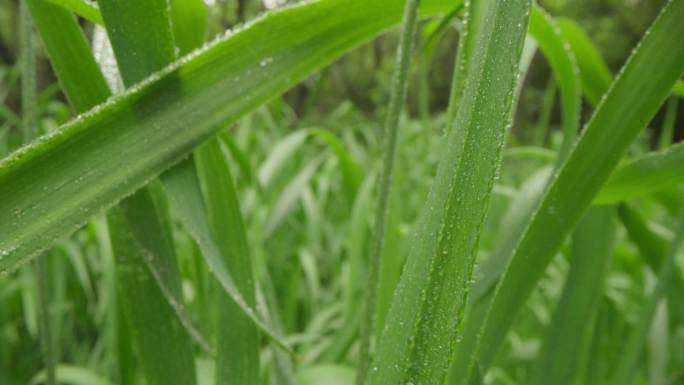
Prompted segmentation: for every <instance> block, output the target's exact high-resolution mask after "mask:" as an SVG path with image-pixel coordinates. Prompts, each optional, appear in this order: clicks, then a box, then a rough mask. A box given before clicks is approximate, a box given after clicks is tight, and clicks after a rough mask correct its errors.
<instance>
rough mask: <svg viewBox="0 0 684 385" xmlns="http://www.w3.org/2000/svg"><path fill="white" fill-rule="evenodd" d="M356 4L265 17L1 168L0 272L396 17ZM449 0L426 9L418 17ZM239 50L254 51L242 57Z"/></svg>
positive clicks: (319, 5) (394, 5)
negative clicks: (245, 48)
mask: <svg viewBox="0 0 684 385" xmlns="http://www.w3.org/2000/svg"><path fill="white" fill-rule="evenodd" d="M353 1H354V2H352V3H350V2H349V0H330V1H324V2H312V3H306V4H302V5H298V6H293V7H289V8H284V9H282V10H279V11H277V12H272V13H269V14H268V16H267V17H263V18H261V19H259V20H258V21H256V22H254V23H251V24H250V25H249V26H248V27H245V28H244V29H241V30H240V31H238V32H235V33H233V34H232V35H230V36H228V37H224V38H221V39H218V40H216V41H215V42H214V43H212V44H211V45H209V46H208V47H206V48H205V49H203V50H202V51H200V52H198V53H197V54H195V55H192V56H191V57H187V58H185V59H184V60H180V61H178V62H177V63H175V64H174V65H172V66H170V67H168V68H166V69H165V70H163V71H161V72H160V73H158V74H156V75H154V76H153V77H151V78H150V79H149V80H147V81H145V82H144V83H143V84H141V85H140V86H138V87H135V88H134V89H132V90H130V91H128V92H126V93H124V94H123V95H121V96H119V97H116V98H114V99H113V100H111V101H110V102H108V103H106V104H104V105H102V106H100V107H98V108H96V109H93V111H91V112H90V113H88V114H85V115H83V116H81V117H79V118H78V119H76V120H74V121H73V122H71V123H69V124H67V125H65V126H63V127H62V128H60V129H59V130H57V131H56V132H55V133H53V134H50V135H49V136H46V137H44V138H41V139H40V140H39V141H37V142H35V143H33V144H32V145H31V146H28V147H26V148H24V149H22V150H21V151H19V152H17V153H14V154H13V155H12V156H10V157H9V158H7V159H6V160H4V161H3V162H2V163H0V213H2V214H1V215H2V217H1V218H0V234H2V235H1V236H0V237H1V238H0V271H1V272H2V273H7V272H8V271H10V270H14V269H16V268H17V267H18V266H19V265H20V264H21V263H22V262H25V261H26V260H27V259H29V258H30V257H32V256H34V255H36V253H38V252H40V251H41V250H44V249H45V248H46V247H48V246H49V245H50V244H52V242H54V240H55V239H57V238H58V237H60V236H62V235H64V234H67V233H69V232H71V231H73V230H74V229H76V228H77V227H78V226H79V225H81V224H83V223H84V222H85V221H86V220H87V219H88V218H90V217H91V216H92V215H93V214H95V213H97V212H99V211H101V210H103V209H105V208H107V207H111V206H112V205H113V204H115V203H116V202H117V201H118V200H120V199H121V198H123V197H125V196H126V195H129V194H130V193H132V192H133V191H135V190H137V189H138V188H140V187H141V186H143V185H145V184H146V183H147V182H149V180H150V179H151V178H152V177H154V176H155V175H157V174H159V173H160V172H162V171H163V170H165V169H167V168H169V167H170V166H171V165H173V164H174V163H175V162H177V161H179V160H180V159H181V158H182V157H183V156H185V155H187V154H188V153H189V152H190V151H191V150H192V149H193V148H194V147H195V146H197V145H198V144H200V143H201V142H203V141H204V140H206V139H207V138H209V137H210V136H211V135H213V134H214V133H215V132H216V131H217V130H219V129H220V128H223V127H225V126H226V124H228V123H230V122H233V121H235V120H236V119H238V118H239V117H240V116H242V115H244V114H245V113H247V112H249V111H251V110H253V109H254V108H255V107H257V106H258V105H260V104H262V103H264V102H265V101H267V100H269V99H270V98H271V97H272V96H273V95H275V94H278V93H280V92H283V91H285V90H286V89H288V88H289V87H291V86H292V85H294V84H295V83H296V82H297V81H299V80H301V79H302V78H304V77H305V76H306V75H308V74H309V73H310V72H312V71H313V70H316V69H318V68H321V67H323V66H324V65H326V64H328V63H330V62H331V61H332V60H334V59H335V58H337V57H339V56H340V55H341V54H342V53H344V52H345V51H346V50H348V49H350V48H353V47H354V46H356V45H358V44H359V43H361V42H363V41H365V40H366V39H368V38H370V37H372V36H374V35H375V34H377V33H378V32H380V31H382V30H383V29H385V28H387V27H389V26H391V25H393V24H394V23H396V22H397V20H398V19H399V15H400V13H401V4H400V2H399V1H398V0H393V1H388V2H387V3H383V4H376V3H368V2H366V1H363V0H353ZM449 3H450V2H449V1H447V0H426V1H424V2H423V6H422V8H421V10H422V14H423V15H434V14H436V13H438V12H440V11H445V10H448V9H449V8H450V4H449ZM248 42H249V46H250V47H252V48H253V49H250V50H248V51H244V50H243V48H244V47H245V44H247V43H248ZM302 42H306V44H302ZM235 52H241V54H240V55H234V54H233V53H235ZM248 72H249V73H250V76H246V75H247V73H248ZM104 160H106V161H104ZM38 176H40V177H38ZM65 181H71V182H72V183H65ZM48 213H49V214H48Z"/></svg>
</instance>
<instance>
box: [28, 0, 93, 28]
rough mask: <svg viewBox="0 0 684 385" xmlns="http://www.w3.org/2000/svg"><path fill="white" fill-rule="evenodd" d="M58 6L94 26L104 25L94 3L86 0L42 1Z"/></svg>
mask: <svg viewBox="0 0 684 385" xmlns="http://www.w3.org/2000/svg"><path fill="white" fill-rule="evenodd" d="M42 1H48V2H50V3H53V4H55V5H58V6H60V7H62V8H64V9H66V10H68V11H71V12H73V13H75V14H77V15H78V16H81V17H82V18H84V19H86V20H88V21H90V22H93V23H95V24H99V25H104V21H103V20H102V15H101V14H100V10H99V8H98V7H97V4H96V3H92V2H90V1H88V0H42Z"/></svg>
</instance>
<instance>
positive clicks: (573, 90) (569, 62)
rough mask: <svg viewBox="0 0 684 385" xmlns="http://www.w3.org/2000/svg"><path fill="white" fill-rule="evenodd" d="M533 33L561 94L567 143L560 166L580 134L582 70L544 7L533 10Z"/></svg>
mask: <svg viewBox="0 0 684 385" xmlns="http://www.w3.org/2000/svg"><path fill="white" fill-rule="evenodd" d="M529 33H530V34H531V35H532V36H533V37H534V38H535V40H537V43H539V48H540V49H541V51H542V53H543V54H544V56H545V57H546V59H547V60H548V62H549V64H550V66H551V69H552V71H553V76H554V78H555V80H556V83H557V84H558V87H559V90H560V101H561V111H562V112H563V127H562V132H563V142H562V145H561V148H560V150H559V151H558V152H559V156H558V162H562V161H564V160H565V158H566V157H567V155H568V154H569V152H570V150H571V149H572V146H573V144H574V143H575V138H576V136H577V132H578V131H579V125H580V105H581V102H582V86H581V83H580V76H579V69H578V67H577V64H576V61H575V60H576V59H575V55H574V54H573V52H572V51H571V50H570V48H569V46H568V44H567V43H566V41H565V39H564V38H563V36H561V33H560V30H559V28H558V26H557V24H556V22H555V20H553V19H552V18H551V17H550V16H549V15H548V14H547V13H546V12H545V11H544V10H542V9H541V8H540V7H536V6H535V7H533V8H532V12H531V14H530V26H529Z"/></svg>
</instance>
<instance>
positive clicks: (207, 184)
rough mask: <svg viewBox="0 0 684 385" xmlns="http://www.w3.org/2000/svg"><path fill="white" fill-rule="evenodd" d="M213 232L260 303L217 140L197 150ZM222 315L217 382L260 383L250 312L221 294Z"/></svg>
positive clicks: (240, 282)
mask: <svg viewBox="0 0 684 385" xmlns="http://www.w3.org/2000/svg"><path fill="white" fill-rule="evenodd" d="M194 158H195V162H196V164H197V172H198V177H199V178H200V182H201V185H202V187H203V192H204V198H205V199H204V201H205V202H206V207H207V213H208V219H209V223H210V225H211V228H212V230H213V233H212V234H213V237H214V239H215V240H216V241H217V245H218V247H219V248H220V250H221V254H222V255H223V262H224V263H225V265H226V267H227V269H228V271H230V273H231V276H232V277H233V279H234V282H235V284H236V286H237V289H238V290H239V291H240V293H241V294H242V297H243V298H244V300H245V302H246V304H247V305H248V306H249V307H250V308H254V307H255V305H256V302H255V294H254V278H253V274H252V261H251V259H250V257H249V255H250V253H249V247H248V245H247V234H246V231H245V226H244V223H243V222H242V216H241V215H242V213H241V211H240V206H239V203H238V198H237V193H236V191H235V186H234V185H233V180H232V176H231V174H230V169H229V168H228V164H227V163H226V158H225V156H224V154H223V152H222V151H221V147H220V144H219V141H218V139H212V140H210V141H209V142H208V143H206V144H205V145H203V146H201V147H200V148H198V149H197V151H195V155H194ZM217 306H218V317H217V327H216V330H217V337H216V338H217V354H216V383H217V384H221V385H223V384H256V383H258V382H259V334H258V333H257V328H256V326H255V325H254V324H253V323H252V321H251V320H250V319H249V317H248V316H247V315H245V314H243V312H242V311H241V310H240V308H239V305H237V304H236V303H235V302H234V301H233V300H232V299H231V298H230V297H226V296H223V295H222V296H219V298H218V303H217Z"/></svg>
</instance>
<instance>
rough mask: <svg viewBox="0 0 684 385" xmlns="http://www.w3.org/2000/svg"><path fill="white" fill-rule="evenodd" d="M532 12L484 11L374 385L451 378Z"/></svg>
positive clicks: (519, 4) (498, 6) (500, 7)
mask: <svg viewBox="0 0 684 385" xmlns="http://www.w3.org/2000/svg"><path fill="white" fill-rule="evenodd" d="M529 6H530V3H529V2H528V1H504V2H501V1H488V2H487V5H486V6H482V8H480V10H481V11H484V12H486V13H485V16H483V19H482V20H484V22H483V23H484V24H483V27H482V29H481V33H480V34H479V35H478V36H477V44H474V45H473V52H472V57H471V60H472V63H471V64H470V65H469V66H468V68H469V75H468V77H467V79H466V80H465V83H464V89H463V93H462V96H461V98H460V105H459V106H458V109H457V113H456V115H455V123H453V128H452V129H451V130H449V135H448V137H447V139H446V141H447V146H446V147H445V153H444V154H443V156H442V159H441V160H440V164H439V166H438V170H437V175H436V178H435V181H434V184H433V186H432V189H431V191H430V194H429V196H428V198H427V202H426V205H425V208H424V210H423V212H422V213H421V216H420V218H419V220H418V223H417V225H416V228H415V232H414V233H413V238H412V249H411V252H410V253H409V257H408V260H407V262H406V265H405V266H404V270H403V273H402V276H401V278H400V281H399V285H398V286H397V289H396V292H395V295H394V299H393V302H392V305H391V307H390V310H389V313H388V315H387V321H386V327H385V329H384V330H383V333H382V337H381V338H380V339H379V340H378V349H377V361H376V363H375V364H374V367H373V370H371V372H370V376H369V377H370V381H369V382H370V384H374V385H375V384H378V385H379V384H405V383H415V384H437V383H441V382H442V380H443V378H444V375H445V372H446V369H447V365H448V364H449V358H450V356H451V354H452V351H453V349H454V348H455V345H456V342H457V339H456V333H455V331H456V328H457V326H458V325H459V323H460V317H461V314H462V310H463V307H464V305H465V302H466V299H467V288H468V286H469V283H470V276H471V272H472V267H473V263H474V257H475V255H474V251H475V250H476V248H477V244H478V235H479V230H480V227H481V225H482V222H483V220H484V216H485V213H486V209H487V205H488V198H489V194H490V192H491V189H492V186H493V178H494V176H495V173H496V169H497V167H498V166H499V161H500V156H501V148H502V146H503V137H504V133H505V129H506V128H507V126H508V124H509V122H510V114H511V106H512V101H513V100H512V99H513V92H514V90H515V85H516V81H517V78H518V68H519V61H520V55H521V52H522V45H523V41H524V37H525V32H526V27H527V16H528V12H529ZM469 17H472V16H469Z"/></svg>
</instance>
